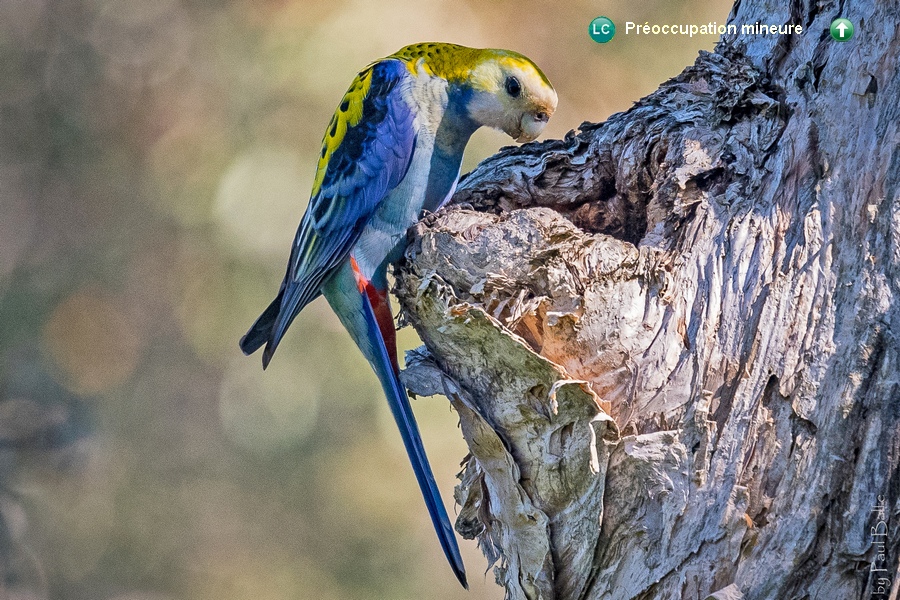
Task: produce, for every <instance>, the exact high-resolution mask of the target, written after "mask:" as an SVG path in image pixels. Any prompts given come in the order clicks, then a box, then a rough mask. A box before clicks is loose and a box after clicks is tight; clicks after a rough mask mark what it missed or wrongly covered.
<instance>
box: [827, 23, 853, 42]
mask: <svg viewBox="0 0 900 600" xmlns="http://www.w3.org/2000/svg"><path fill="white" fill-rule="evenodd" d="M831 37H832V38H834V40H836V41H838V42H849V41H850V39H851V38H852V37H853V23H851V22H850V19H835V20H834V21H832V22H831Z"/></svg>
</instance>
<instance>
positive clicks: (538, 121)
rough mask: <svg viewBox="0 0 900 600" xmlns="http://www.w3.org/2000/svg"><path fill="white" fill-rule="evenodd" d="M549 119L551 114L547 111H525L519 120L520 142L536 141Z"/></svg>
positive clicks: (518, 140)
mask: <svg viewBox="0 0 900 600" xmlns="http://www.w3.org/2000/svg"><path fill="white" fill-rule="evenodd" d="M549 120H550V115H549V114H548V113H546V112H537V113H531V112H527V113H524V114H523V115H522V118H521V119H520V120H519V137H517V138H516V141H517V142H519V143H520V144H521V143H523V142H531V141H534V140H535V139H536V138H537V136H539V135H541V132H542V131H543V130H544V127H546V126H547V121H549Z"/></svg>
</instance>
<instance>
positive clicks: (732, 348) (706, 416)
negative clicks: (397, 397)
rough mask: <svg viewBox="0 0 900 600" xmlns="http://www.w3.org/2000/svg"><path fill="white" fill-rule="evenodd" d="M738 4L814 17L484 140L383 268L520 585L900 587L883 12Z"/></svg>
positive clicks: (892, 29)
mask: <svg viewBox="0 0 900 600" xmlns="http://www.w3.org/2000/svg"><path fill="white" fill-rule="evenodd" d="M785 4H787V6H786V5H785ZM837 17H846V18H849V19H850V20H851V21H852V22H853V24H854V25H855V26H856V32H855V36H854V39H853V40H852V41H850V42H847V43H839V42H835V41H833V40H832V39H831V37H830V34H829V27H830V24H831V22H832V20H833V19H835V18H837ZM729 22H730V23H733V24H735V25H737V26H738V30H739V31H740V28H741V25H742V24H755V23H756V22H760V23H766V24H787V23H793V24H799V25H802V26H803V29H804V31H803V33H802V35H785V36H778V35H749V34H744V35H741V34H738V35H726V36H724V37H723V40H722V41H721V43H720V44H719V46H718V48H717V51H716V52H715V53H712V54H710V53H702V54H701V55H700V56H699V58H698V59H697V61H696V63H695V64H694V65H693V66H691V67H689V68H687V69H686V70H685V71H684V72H683V73H682V74H681V75H680V76H678V77H677V78H675V79H673V80H671V81H668V82H666V83H664V84H663V85H662V86H661V87H660V88H659V90H658V91H656V92H655V93H654V94H652V95H650V96H648V97H647V98H644V99H643V100H641V101H640V102H638V103H637V104H636V105H635V106H634V107H633V108H632V109H631V110H629V111H628V112H626V113H621V114H616V115H613V116H612V117H611V118H610V119H609V121H607V122H606V123H602V124H599V125H594V124H584V125H582V127H581V130H580V131H579V132H577V133H574V132H573V133H571V134H569V135H568V136H566V138H565V139H564V140H557V141H549V142H545V143H541V144H529V145H526V146H523V147H521V148H512V149H506V150H504V151H502V152H500V153H499V154H497V155H496V156H494V157H493V158H491V159H490V160H488V161H485V162H484V163H482V164H481V165H480V166H479V168H478V169H477V170H476V171H475V172H474V173H473V174H471V175H470V176H469V177H467V178H466V179H465V180H464V181H463V183H462V184H461V185H460V189H459V191H458V192H457V194H456V196H455V198H454V203H455V204H456V205H457V206H453V207H451V208H450V209H449V210H446V211H443V212H441V213H439V214H438V215H436V216H433V217H432V218H430V219H428V220H427V221H426V222H425V223H423V224H420V225H419V226H418V227H417V228H416V230H415V232H414V236H413V237H414V239H413V243H412V244H411V246H410V250H409V252H408V255H407V258H406V261H405V263H404V264H403V265H401V266H400V268H399V269H398V272H397V275H398V283H397V289H398V293H399V296H400V298H401V303H402V305H403V311H404V313H405V315H406V318H407V319H408V320H409V322H411V323H412V324H413V325H414V326H415V328H416V329H417V331H418V332H419V334H420V335H421V337H422V339H423V340H424V342H425V347H424V348H422V349H419V350H418V351H416V352H414V353H411V354H410V356H409V357H408V365H409V366H408V369H407V371H406V373H405V377H406V382H407V383H408V385H409V387H410V388H411V389H412V390H413V391H414V392H416V393H419V394H426V395H427V394H433V393H445V394H446V395H447V396H448V397H449V398H450V400H451V402H452V403H453V405H454V406H455V408H456V409H457V410H458V412H459V417H460V423H461V428H462V433H463V435H464V437H465V439H466V441H467V443H468V445H469V448H470V452H471V454H470V456H469V457H468V460H467V461H466V463H465V467H464V469H463V472H462V474H461V483H460V485H459V486H458V488H457V501H458V502H459V504H460V505H461V509H460V513H459V519H458V521H457V525H456V526H457V530H458V531H459V532H460V533H461V534H462V535H463V536H464V537H468V538H473V537H475V538H477V539H478V540H479V544H480V545H481V547H482V549H483V550H484V552H485V555H486V556H487V557H488V559H489V561H490V562H491V563H495V562H497V561H499V564H498V565H497V567H496V569H495V573H496V576H497V580H498V583H500V584H501V585H503V586H505V587H506V595H507V598H513V599H520V598H528V599H538V598H541V599H543V600H551V599H558V600H562V599H600V598H609V599H616V600H618V599H629V598H641V599H650V598H653V599H672V600H676V599H677V600H681V599H687V598H699V599H706V598H709V597H712V598H716V599H724V598H741V597H743V598H746V599H748V600H758V599H770V598H771V599H776V598H777V599H783V598H810V599H813V598H816V599H835V600H844V599H855V598H860V599H861V598H865V599H869V598H885V599H887V598H888V597H890V598H896V597H897V589H898V585H900V576H898V574H897V570H898V559H900V522H898V521H897V517H898V514H900V469H898V460H900V436H898V423H900V420H898V416H900V344H898V339H897V335H898V332H900V303H898V302H897V301H896V299H897V297H898V295H900V192H898V184H900V148H898V116H900V105H898V101H897V99H898V98H900V77H898V54H900V44H897V43H895V36H896V34H897V32H898V26H900V20H898V9H897V8H896V7H894V3H893V2H881V1H877V2H876V1H875V0H869V1H859V2H854V3H852V5H851V3H844V2H840V3H836V2H829V1H820V2H812V1H809V0H807V1H802V2H801V1H796V0H794V1H791V2H789V3H783V2H776V1H774V0H756V1H752V0H745V1H739V2H737V4H736V5H735V7H734V9H733V11H732V15H731V17H730V19H729ZM459 203H466V204H468V205H470V206H469V207H460V206H458V204H459ZM472 208H474V209H475V210H471V209H472Z"/></svg>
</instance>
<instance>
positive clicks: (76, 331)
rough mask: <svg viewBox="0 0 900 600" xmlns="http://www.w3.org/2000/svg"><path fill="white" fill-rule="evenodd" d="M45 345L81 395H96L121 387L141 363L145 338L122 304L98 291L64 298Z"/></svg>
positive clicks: (88, 290) (87, 290)
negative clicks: (132, 324) (130, 322)
mask: <svg viewBox="0 0 900 600" xmlns="http://www.w3.org/2000/svg"><path fill="white" fill-rule="evenodd" d="M44 344H45V346H46V348H47V351H48V352H49V354H50V356H51V357H52V358H53V359H54V360H55V361H56V363H57V364H58V365H59V366H60V367H61V368H62V370H63V371H64V372H65V375H66V377H65V378H64V379H65V380H64V381H63V382H62V383H63V385H65V386H67V387H68V388H69V389H71V390H72V391H74V392H76V393H78V394H97V393H101V392H105V391H107V390H110V389H111V388H113V387H115V386H117V385H119V384H121V383H123V382H124V381H125V380H126V379H128V377H129V376H130V375H131V374H132V372H133V371H134V369H135V367H136V366H137V363H138V358H139V357H140V351H141V340H140V339H139V337H138V334H137V331H136V330H135V329H134V328H132V327H131V326H130V324H129V320H128V317H127V315H126V314H125V311H124V310H123V308H122V306H121V305H120V303H119V302H118V301H117V300H116V299H114V298H112V297H110V296H109V295H107V294H105V293H104V292H103V291H102V290H100V289H99V288H96V287H86V288H82V289H80V290H78V291H76V292H75V293H73V294H72V295H71V296H69V297H68V298H66V299H65V300H63V301H62V302H61V303H60V304H59V305H58V306H57V307H56V309H55V310H54V311H53V314H52V315H51V316H50V319H49V320H48V321H47V324H46V326H45V327H44Z"/></svg>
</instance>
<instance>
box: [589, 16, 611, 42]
mask: <svg viewBox="0 0 900 600" xmlns="http://www.w3.org/2000/svg"><path fill="white" fill-rule="evenodd" d="M588 35H589V36H591V39H592V40H594V41H595V42H597V43H598V44H605V43H606V42H608V41H609V40H611V39H613V36H614V35H616V24H615V23H613V22H612V19H610V18H609V17H597V18H596V19H594V20H593V21H591V24H590V25H588Z"/></svg>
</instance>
